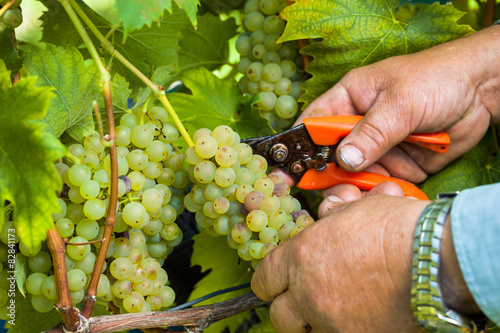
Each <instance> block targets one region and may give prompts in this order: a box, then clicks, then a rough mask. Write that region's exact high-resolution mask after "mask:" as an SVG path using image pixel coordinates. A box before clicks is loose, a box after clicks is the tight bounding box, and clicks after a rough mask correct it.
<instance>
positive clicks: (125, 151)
mask: <svg viewBox="0 0 500 333" xmlns="http://www.w3.org/2000/svg"><path fill="white" fill-rule="evenodd" d="M129 153H130V151H129V150H128V148H127V147H122V146H117V147H116V154H118V155H120V156H123V157H125V158H127V155H128V154H129Z"/></svg>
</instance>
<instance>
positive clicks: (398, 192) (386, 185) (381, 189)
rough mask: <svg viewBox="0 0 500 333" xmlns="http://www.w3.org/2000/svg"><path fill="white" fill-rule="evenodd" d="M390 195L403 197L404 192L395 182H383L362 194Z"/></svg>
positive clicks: (367, 195) (366, 195)
mask: <svg viewBox="0 0 500 333" xmlns="http://www.w3.org/2000/svg"><path fill="white" fill-rule="evenodd" d="M379 194H385V195H392V196H395V197H404V196H405V193H404V191H403V189H402V188H401V187H400V186H399V185H398V184H396V183H393V182H383V183H380V184H378V185H377V186H375V187H374V188H372V189H371V190H370V191H368V192H365V193H364V196H365V197H369V196H372V195H379Z"/></svg>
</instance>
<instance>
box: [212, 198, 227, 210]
mask: <svg viewBox="0 0 500 333" xmlns="http://www.w3.org/2000/svg"><path fill="white" fill-rule="evenodd" d="M213 208H214V211H215V212H216V213H217V214H225V213H226V212H227V211H228V210H229V200H227V199H226V198H224V197H218V198H217V199H215V201H214V202H213Z"/></svg>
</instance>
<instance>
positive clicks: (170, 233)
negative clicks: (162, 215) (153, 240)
mask: <svg viewBox="0 0 500 333" xmlns="http://www.w3.org/2000/svg"><path fill="white" fill-rule="evenodd" d="M180 232H181V231H180V229H179V226H178V225H177V224H175V223H171V224H164V225H163V228H162V229H161V231H160V235H161V237H162V238H163V239H164V240H167V241H171V240H174V239H176V238H177V237H178V236H179V235H180Z"/></svg>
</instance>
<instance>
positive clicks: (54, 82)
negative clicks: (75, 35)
mask: <svg viewBox="0 0 500 333" xmlns="http://www.w3.org/2000/svg"><path fill="white" fill-rule="evenodd" d="M23 50H24V51H25V54H26V59H25V66H26V70H27V71H28V73H29V74H30V75H32V76H36V77H38V80H37V85H38V86H44V87H51V88H53V91H54V92H55V94H56V97H55V98H54V99H52V100H51V102H50V108H49V111H48V113H47V115H46V116H45V117H44V118H43V119H42V122H43V123H44V124H45V125H46V126H47V128H48V130H49V131H50V132H51V133H52V134H53V135H54V136H55V137H59V136H61V134H63V133H64V132H65V131H68V133H69V134H70V135H71V137H73V138H74V139H75V140H77V141H79V142H80V141H83V138H84V137H85V136H86V135H88V134H89V133H90V132H91V131H93V130H94V121H93V118H92V115H93V105H92V102H93V101H94V100H100V99H102V90H101V88H100V87H99V71H98V70H97V68H96V66H94V65H90V66H87V65H85V63H84V60H83V57H82V55H81V54H80V52H79V51H78V50H77V49H76V48H75V47H73V46H70V45H68V46H66V47H65V48H64V49H63V48H58V47H55V46H54V45H50V44H47V47H46V49H45V50H42V49H40V48H37V47H29V46H28V47H25V48H23Z"/></svg>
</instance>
